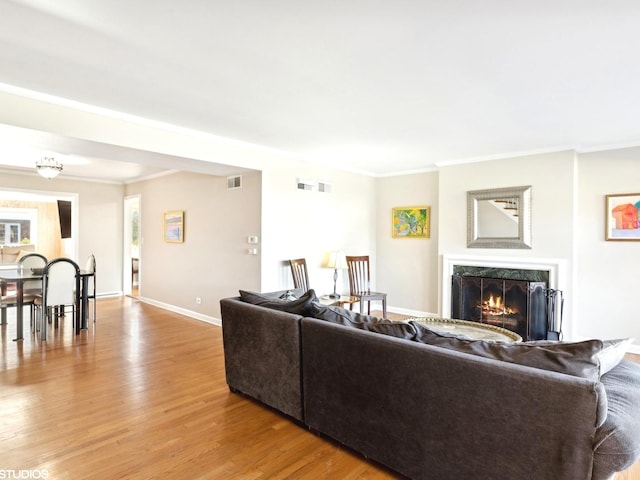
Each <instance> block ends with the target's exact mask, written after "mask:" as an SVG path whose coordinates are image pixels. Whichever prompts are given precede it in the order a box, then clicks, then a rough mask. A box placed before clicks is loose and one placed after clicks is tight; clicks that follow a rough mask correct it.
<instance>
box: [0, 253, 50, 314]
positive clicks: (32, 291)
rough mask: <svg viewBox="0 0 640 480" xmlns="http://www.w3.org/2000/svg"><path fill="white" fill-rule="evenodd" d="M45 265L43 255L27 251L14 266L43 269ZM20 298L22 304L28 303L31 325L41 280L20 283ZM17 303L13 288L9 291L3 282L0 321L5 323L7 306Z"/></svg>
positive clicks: (0, 295) (23, 268) (24, 269)
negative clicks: (0, 319)
mask: <svg viewBox="0 0 640 480" xmlns="http://www.w3.org/2000/svg"><path fill="white" fill-rule="evenodd" d="M46 265H47V259H46V257H45V256H44V255H40V254H39V253H28V254H26V255H24V256H23V257H21V258H20V260H18V263H17V264H16V267H17V269H18V270H20V271H27V270H30V269H38V268H39V269H44V267H45V266H46ZM22 292H23V294H22V298H23V305H29V307H30V310H31V324H32V326H33V320H34V308H33V306H34V300H35V297H36V295H38V294H40V293H42V280H40V279H35V280H26V281H24V282H23V284H22ZM17 305H18V293H17V291H16V290H15V289H13V290H11V291H9V290H8V289H7V282H3V284H2V285H1V286H0V308H2V314H1V315H2V323H6V316H7V313H6V312H7V308H9V307H15V306H17Z"/></svg>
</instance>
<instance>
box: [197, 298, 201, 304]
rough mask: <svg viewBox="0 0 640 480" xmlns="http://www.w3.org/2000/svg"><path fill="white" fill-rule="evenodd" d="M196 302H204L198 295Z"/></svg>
mask: <svg viewBox="0 0 640 480" xmlns="http://www.w3.org/2000/svg"><path fill="white" fill-rule="evenodd" d="M196 303H197V304H198V305H200V304H201V303H202V299H201V298H200V297H196Z"/></svg>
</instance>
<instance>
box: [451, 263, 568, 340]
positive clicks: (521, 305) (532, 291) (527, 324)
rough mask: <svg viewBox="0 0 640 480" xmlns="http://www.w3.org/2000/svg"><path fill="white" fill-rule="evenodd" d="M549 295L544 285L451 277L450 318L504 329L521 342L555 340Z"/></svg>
mask: <svg viewBox="0 0 640 480" xmlns="http://www.w3.org/2000/svg"><path fill="white" fill-rule="evenodd" d="M550 292H551V291H550V290H549V289H548V288H547V283H546V282H543V281H530V280H515V279H505V278H490V277H476V276H463V275H453V276H452V285H451V316H452V317H453V318H459V319H462V320H469V321H473V322H481V323H486V324H489V325H495V326H499V327H503V328H506V329H508V330H511V331H513V332H516V333H517V334H518V335H520V336H521V337H522V338H523V339H524V340H542V339H547V338H554V339H558V337H559V333H556V325H558V324H559V322H558V321H557V320H558V319H557V318H550V315H551V314H553V315H554V316H556V315H557V314H558V313H559V312H558V311H557V309H556V308H551V309H550V308H549V307H550V301H551V300H553V302H555V300H556V299H555V296H554V298H553V299H551V298H550ZM557 330H559V328H558V329H557Z"/></svg>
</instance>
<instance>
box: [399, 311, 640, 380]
mask: <svg viewBox="0 0 640 480" xmlns="http://www.w3.org/2000/svg"><path fill="white" fill-rule="evenodd" d="M410 323H411V324H412V325H413V326H414V328H415V329H416V337H415V340H416V341H418V342H421V343H428V344H430V345H435V346H438V347H443V348H448V349H450V350H456V351H459V352H464V353H470V354H472V355H478V356H481V357H486V358H492V359H494V360H501V361H504V362H510V363H517V364H519V365H526V366H529V367H535V368H540V369H544V370H550V371H554V372H559V373H565V374H568V375H573V376H576V377H583V378H588V379H591V380H599V379H600V375H603V374H604V373H606V372H607V371H608V370H610V369H611V368H613V367H614V366H615V365H617V363H618V362H619V361H620V360H621V358H622V356H620V352H621V351H622V352H623V353H622V355H624V348H623V347H624V346H626V342H628V341H629V340H628V339H625V340H608V341H606V342H605V341H602V340H586V341H583V342H552V341H546V340H541V341H533V342H522V343H504V342H494V341H488V340H473V339H471V338H468V337H464V336H461V335H451V334H447V333H444V332H439V331H436V330H433V329H431V328H429V327H427V326H425V325H423V324H420V323H417V322H410Z"/></svg>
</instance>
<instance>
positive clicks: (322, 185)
mask: <svg viewBox="0 0 640 480" xmlns="http://www.w3.org/2000/svg"><path fill="white" fill-rule="evenodd" d="M318 191H319V192H321V193H331V184H330V183H326V182H318Z"/></svg>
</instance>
